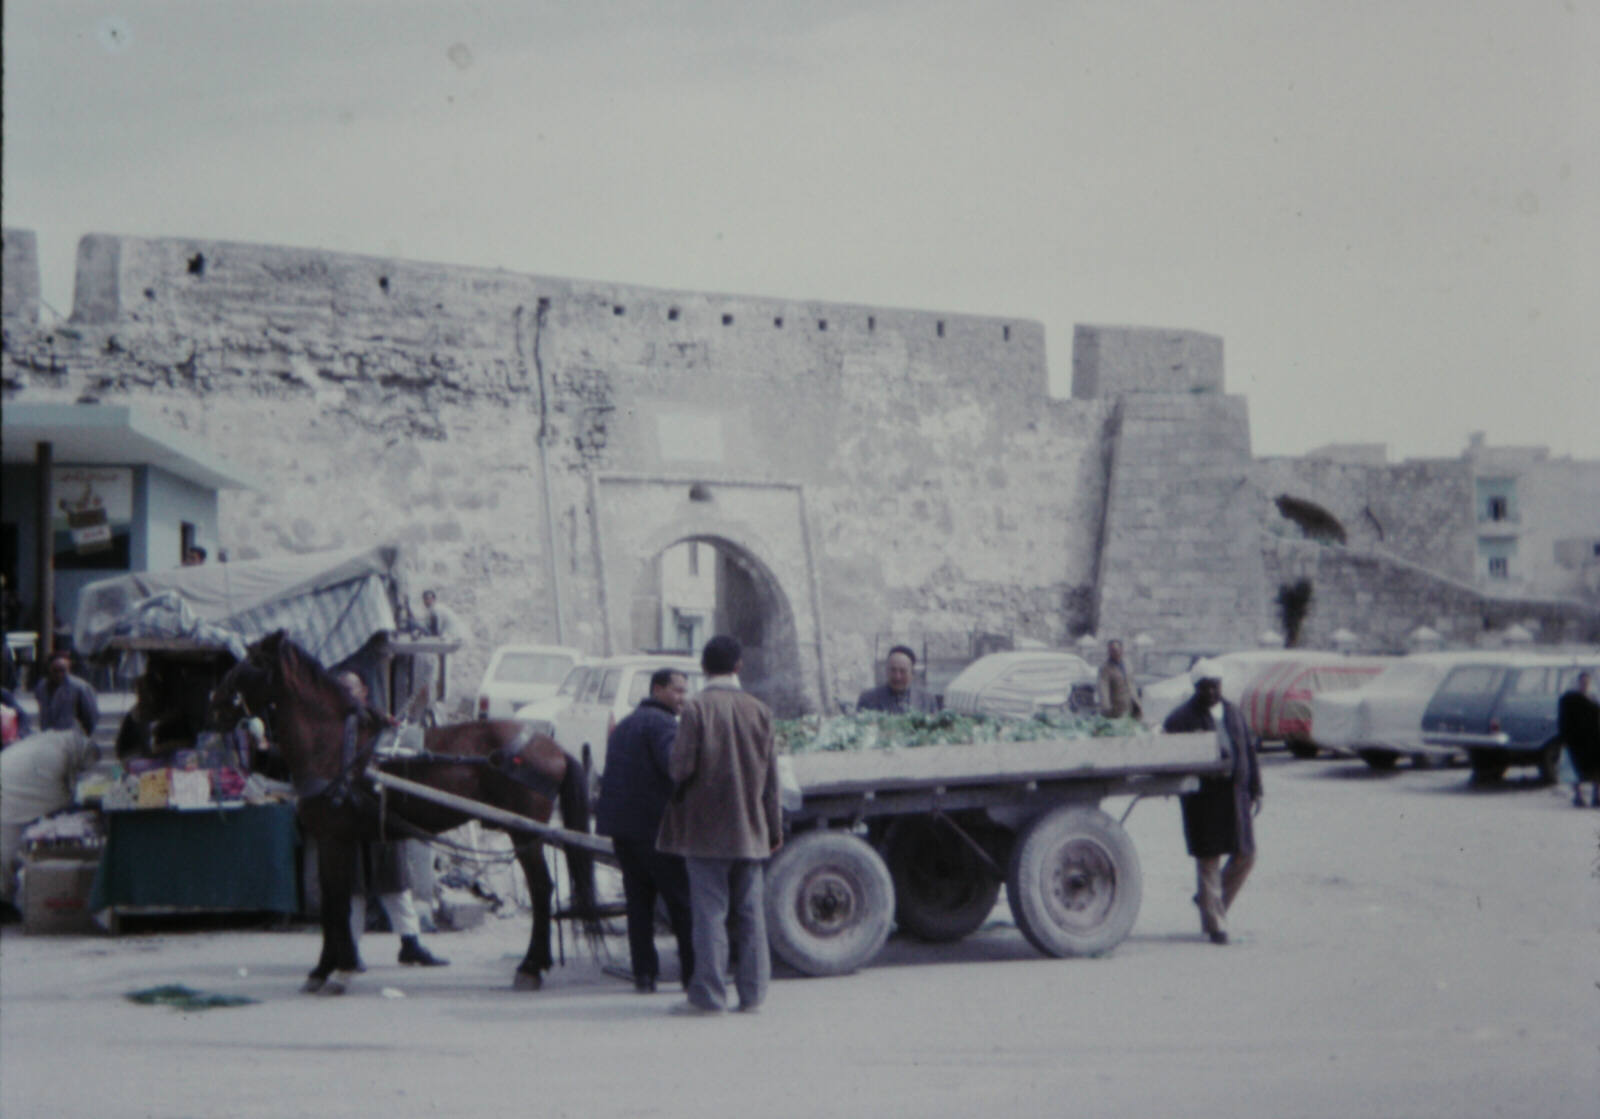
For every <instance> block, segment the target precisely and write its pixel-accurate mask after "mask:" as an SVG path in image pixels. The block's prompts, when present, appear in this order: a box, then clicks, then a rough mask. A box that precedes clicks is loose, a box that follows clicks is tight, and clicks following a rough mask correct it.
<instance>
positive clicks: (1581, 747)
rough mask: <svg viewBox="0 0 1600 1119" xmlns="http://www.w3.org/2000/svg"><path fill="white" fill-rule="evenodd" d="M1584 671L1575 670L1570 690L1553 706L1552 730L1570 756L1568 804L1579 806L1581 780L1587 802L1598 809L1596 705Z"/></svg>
mask: <svg viewBox="0 0 1600 1119" xmlns="http://www.w3.org/2000/svg"><path fill="white" fill-rule="evenodd" d="M1592 684H1593V677H1592V676H1591V675H1590V674H1589V672H1588V670H1587V669H1585V670H1584V671H1582V672H1580V673H1578V679H1577V682H1576V683H1575V684H1574V685H1573V686H1572V690H1571V691H1568V692H1565V693H1564V694H1563V695H1562V696H1561V700H1560V702H1559V703H1558V704H1557V706H1556V733H1557V734H1559V735H1560V736H1561V741H1563V742H1565V743H1566V744H1567V756H1568V757H1569V758H1571V759H1572V772H1573V778H1572V803H1573V804H1575V805H1577V806H1578V807H1579V808H1582V807H1583V783H1584V782H1585V781H1588V782H1589V783H1590V786H1591V787H1590V790H1589V794H1590V795H1589V803H1590V804H1592V805H1594V807H1596V808H1600V705H1597V704H1596V703H1595V700H1594V694H1593V688H1592Z"/></svg>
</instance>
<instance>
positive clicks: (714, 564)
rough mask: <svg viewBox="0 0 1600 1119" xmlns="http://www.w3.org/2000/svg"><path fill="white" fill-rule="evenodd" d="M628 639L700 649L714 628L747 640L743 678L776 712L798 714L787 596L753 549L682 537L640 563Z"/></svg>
mask: <svg viewBox="0 0 1600 1119" xmlns="http://www.w3.org/2000/svg"><path fill="white" fill-rule="evenodd" d="M630 620H631V625H632V645H633V647H634V648H636V649H641V650H645V651H648V652H676V653H689V654H692V655H695V656H698V655H699V653H700V650H701V648H703V647H704V645H705V643H706V641H708V640H709V639H710V638H711V637H712V636H713V635H715V634H718V633H726V634H731V635H732V636H734V637H736V638H738V640H739V644H741V645H742V646H744V667H743V669H742V670H741V671H740V674H739V679H740V683H741V684H743V685H744V688H745V690H746V691H748V692H751V693H752V694H754V695H757V696H759V697H761V699H763V700H765V701H766V703H767V704H768V706H770V707H771V708H772V710H773V712H774V713H775V714H776V715H777V716H778V717H779V718H790V717H793V716H795V715H799V714H803V713H804V712H805V711H806V709H807V707H808V705H807V703H806V701H805V681H804V678H803V676H802V672H801V666H800V646H799V639H798V635H797V633H796V630H795V621H794V611H793V609H792V608H791V607H790V605H789V596H788V595H787V594H786V593H785V592H784V590H783V587H782V586H781V585H779V583H778V580H777V578H776V576H774V575H773V574H772V572H771V571H770V570H769V569H768V568H767V566H766V565H765V564H763V563H762V562H761V561H760V560H758V559H757V558H756V557H755V556H754V555H752V554H751V553H750V552H749V551H748V550H747V549H745V548H742V547H740V546H739V545H737V544H735V543H733V542H732V541H730V540H727V539H725V538H723V537H719V536H706V535H697V536H685V537H683V538H681V539H679V540H677V541H674V542H673V543H672V544H670V545H668V546H667V547H666V548H664V549H662V550H661V551H660V552H658V553H657V554H656V555H655V556H653V557H651V558H650V559H648V560H647V561H646V562H645V563H644V564H643V566H642V568H641V570H640V573H639V576H638V579H637V580H636V582H635V584H634V589H633V601H632V604H631V610H630Z"/></svg>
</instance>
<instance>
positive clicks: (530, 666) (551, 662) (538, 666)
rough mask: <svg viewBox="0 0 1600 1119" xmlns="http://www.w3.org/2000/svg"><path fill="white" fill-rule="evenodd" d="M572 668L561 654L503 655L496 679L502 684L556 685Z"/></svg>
mask: <svg viewBox="0 0 1600 1119" xmlns="http://www.w3.org/2000/svg"><path fill="white" fill-rule="evenodd" d="M571 668H572V658H571V657H569V656H565V655H563V654H561V653H501V654H500V663H499V664H498V665H497V666H495V670H494V678H495V682H496V683H500V684H554V683H555V682H556V681H558V680H561V679H563V678H564V677H565V676H566V675H567V672H568V670H570V669H571Z"/></svg>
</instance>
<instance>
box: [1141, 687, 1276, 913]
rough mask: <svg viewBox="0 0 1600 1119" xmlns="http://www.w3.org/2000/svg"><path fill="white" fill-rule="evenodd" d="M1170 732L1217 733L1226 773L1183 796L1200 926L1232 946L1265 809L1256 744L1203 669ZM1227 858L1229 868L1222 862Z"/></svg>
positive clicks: (1173, 716) (1169, 718)
mask: <svg viewBox="0 0 1600 1119" xmlns="http://www.w3.org/2000/svg"><path fill="white" fill-rule="evenodd" d="M1162 729H1163V730H1165V731H1166V732H1167V733H1169V734H1182V733H1189V732H1194V731H1215V732H1216V735H1217V745H1218V747H1219V749H1220V750H1221V752H1222V756H1223V757H1225V758H1227V759H1229V761H1230V763H1231V764H1230V768H1229V771H1228V772H1227V773H1224V774H1221V775H1219V776H1216V777H1202V778H1200V789H1199V791H1198V792H1194V793H1190V794H1188V795H1187V796H1185V797H1183V798H1182V803H1183V838H1184V842H1186V843H1187V844H1188V846H1189V854H1190V855H1192V856H1194V861H1195V877H1196V879H1197V881H1198V883H1199V891H1198V892H1197V893H1196V894H1195V897H1194V901H1195V904H1196V905H1198V906H1199V907H1200V928H1201V929H1202V931H1204V932H1205V934H1206V935H1207V936H1208V937H1210V938H1211V942H1212V943H1213V944H1226V943H1228V925H1227V917H1228V907H1229V906H1231V905H1232V904H1233V899H1234V898H1235V897H1237V896H1238V894H1239V890H1240V889H1241V888H1242V887H1243V886H1244V880H1245V879H1246V878H1247V877H1249V874H1250V868H1251V867H1252V866H1254V865H1255V861H1256V838H1255V828H1254V825H1253V819H1254V817H1255V815H1256V813H1258V812H1260V811H1261V764H1260V761H1259V760H1258V759H1257V757H1256V740H1255V737H1254V736H1253V735H1252V734H1251V733H1250V728H1249V727H1248V726H1247V725H1246V724H1245V721H1244V716H1242V715H1240V714H1239V709H1238V708H1237V707H1235V706H1234V705H1233V704H1231V703H1229V702H1228V701H1227V700H1225V699H1223V698H1222V680H1221V678H1220V677H1218V676H1215V675H1211V674H1210V673H1208V671H1207V670H1206V669H1204V668H1202V669H1199V670H1197V672H1196V674H1195V678H1194V695H1193V696H1191V697H1190V699H1189V700H1188V702H1187V703H1185V704H1183V705H1182V706H1181V707H1179V708H1178V709H1177V710H1176V711H1174V712H1173V713H1172V714H1170V715H1168V716H1167V720H1166V722H1165V723H1164V724H1163V726H1162ZM1224 857H1226V858H1227V860H1228V861H1227V865H1226V866H1224V865H1223V862H1222V860H1223V859H1224Z"/></svg>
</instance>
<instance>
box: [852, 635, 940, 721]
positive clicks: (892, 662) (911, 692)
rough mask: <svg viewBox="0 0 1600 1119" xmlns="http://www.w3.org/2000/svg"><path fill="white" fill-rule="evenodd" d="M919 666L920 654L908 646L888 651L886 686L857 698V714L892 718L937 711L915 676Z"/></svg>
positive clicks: (883, 685) (880, 686) (896, 647)
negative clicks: (877, 713) (878, 713)
mask: <svg viewBox="0 0 1600 1119" xmlns="http://www.w3.org/2000/svg"><path fill="white" fill-rule="evenodd" d="M916 667H917V654H915V653H913V652H912V651H911V647H910V646H909V645H896V646H895V647H894V648H893V649H890V650H889V656H888V659H886V660H885V661H884V675H885V676H886V677H887V678H888V681H889V682H888V683H887V684H880V685H879V686H878V687H876V688H868V689H867V690H866V691H864V692H862V693H861V695H860V696H858V697H857V698H856V710H857V711H887V712H888V713H889V714H891V715H905V714H909V713H922V714H927V713H929V712H933V711H937V710H938V709H939V704H938V703H937V702H936V701H935V700H934V698H933V696H931V695H929V694H928V692H927V690H926V689H924V688H921V687H918V686H917V684H916V683H915V682H914V679H913V673H914V672H915V671H916Z"/></svg>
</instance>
